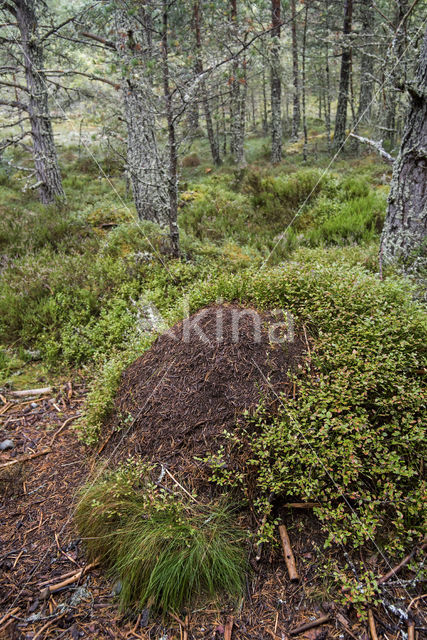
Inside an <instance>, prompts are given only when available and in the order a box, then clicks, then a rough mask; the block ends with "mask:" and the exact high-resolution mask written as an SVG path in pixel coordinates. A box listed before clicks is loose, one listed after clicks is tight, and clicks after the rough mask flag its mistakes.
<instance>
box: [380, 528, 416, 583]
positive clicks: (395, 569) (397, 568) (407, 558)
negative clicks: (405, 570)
mask: <svg viewBox="0 0 427 640" xmlns="http://www.w3.org/2000/svg"><path fill="white" fill-rule="evenodd" d="M426 548H427V540H426V539H424V541H423V543H422V545H421V547H414V549H412V551H411V553H408V555H407V556H405V557H404V558H403V560H402V561H401V562H399V564H397V565H396V566H395V567H393V569H390V571H389V572H388V573H386V574H385V575H383V577H382V578H380V579H379V580H378V584H384V582H387V580H389V579H390V578H392V577H393V576H394V575H395V574H396V573H397V572H398V571H400V569H402V567H404V566H405V565H407V564H408V562H410V561H411V560H412V558H413V557H414V556H415V554H416V553H417V552H418V550H420V551H424V549H426Z"/></svg>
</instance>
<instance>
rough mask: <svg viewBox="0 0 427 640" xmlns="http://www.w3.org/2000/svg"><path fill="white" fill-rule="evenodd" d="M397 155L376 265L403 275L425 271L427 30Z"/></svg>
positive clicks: (411, 87)
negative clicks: (396, 268) (390, 267)
mask: <svg viewBox="0 0 427 640" xmlns="http://www.w3.org/2000/svg"><path fill="white" fill-rule="evenodd" d="M408 92H409V98H410V106H409V110H408V114H407V119H406V127H405V131H404V134H403V138H402V143H401V147H400V151H399V155H398V157H397V158H396V162H395V163H394V166H393V177H392V181H391V189H390V195H389V199H388V207H387V216H386V220H385V223H384V228H383V232H382V236H381V245H380V261H381V263H382V264H389V263H395V264H397V265H398V266H400V267H401V269H402V271H403V272H406V273H408V272H420V271H421V270H422V269H425V268H426V267H427V251H426V248H427V247H426V237H427V30H426V32H425V36H424V43H423V46H422V51H421V54H420V60H419V65H418V70H417V75H416V80H415V82H414V83H412V84H410V85H408Z"/></svg>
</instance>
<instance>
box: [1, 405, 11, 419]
mask: <svg viewBox="0 0 427 640" xmlns="http://www.w3.org/2000/svg"><path fill="white" fill-rule="evenodd" d="M10 407H13V402H6V404H5V405H4V407H2V408H1V409H0V416H2V415H3V414H4V413H6V411H8V409H10Z"/></svg>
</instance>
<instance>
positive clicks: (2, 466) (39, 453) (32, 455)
mask: <svg viewBox="0 0 427 640" xmlns="http://www.w3.org/2000/svg"><path fill="white" fill-rule="evenodd" d="M50 452H51V449H50V448H48V449H43V451H37V452H36V453H30V454H29V455H27V456H21V457H20V458H15V459H14V460H9V462H4V463H3V464H0V469H5V468H6V467H12V466H13V465H14V464H19V463H21V462H27V460H34V458H38V457H39V456H45V455H46V454H47V453H50Z"/></svg>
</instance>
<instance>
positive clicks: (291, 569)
mask: <svg viewBox="0 0 427 640" xmlns="http://www.w3.org/2000/svg"><path fill="white" fill-rule="evenodd" d="M279 533H280V540H281V541H282V547H283V555H284V558H285V562H286V567H287V569H288V574H289V579H290V581H291V582H299V575H298V571H297V566H296V564H295V558H294V552H293V551H292V547H291V542H290V540H289V536H288V532H287V530H286V527H285V525H284V524H281V525H279Z"/></svg>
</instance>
